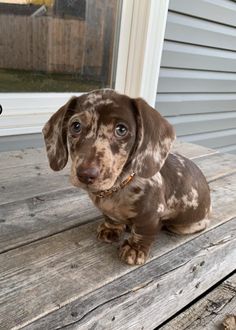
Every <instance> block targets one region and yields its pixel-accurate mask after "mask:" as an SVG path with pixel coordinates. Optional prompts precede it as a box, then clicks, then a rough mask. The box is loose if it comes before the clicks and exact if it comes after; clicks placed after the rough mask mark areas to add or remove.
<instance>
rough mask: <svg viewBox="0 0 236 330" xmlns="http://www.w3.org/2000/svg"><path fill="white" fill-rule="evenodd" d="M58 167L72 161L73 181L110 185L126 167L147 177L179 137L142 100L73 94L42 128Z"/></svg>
mask: <svg viewBox="0 0 236 330" xmlns="http://www.w3.org/2000/svg"><path fill="white" fill-rule="evenodd" d="M43 134H44V139H45V144H46V148H47V155H48V159H49V163H50V166H51V168H52V169H53V170H54V171H59V170H61V169H63V168H64V167H65V165H66V163H67V161H68V149H69V153H70V157H71V159H72V168H71V181H72V183H73V184H74V185H75V186H79V187H81V188H85V189H88V190H91V191H99V190H105V189H110V188H111V187H112V186H113V185H114V184H115V182H116V180H117V178H118V177H119V176H120V175H121V173H122V172H124V171H125V169H129V173H127V174H130V172H131V171H132V172H134V173H136V174H137V175H139V176H141V177H144V178H148V177H151V176H153V175H154V174H155V173H156V172H158V171H159V170H160V168H161V167H162V165H163V164H164V161H165V159H166V157H167V155H168V153H169V150H170V147H171V143H172V141H173V140H174V138H175V134H174V131H173V128H172V126H171V125H170V124H169V123H168V122H167V121H166V120H165V119H164V118H163V117H162V116H161V115H160V114H159V113H158V112H157V111H156V110H154V109H153V108H151V107H150V106H149V105H148V104H147V103H146V102H145V101H144V100H142V99H132V98H130V97H128V96H125V95H121V94H118V93H116V92H115V91H113V90H106V89H105V90H97V91H93V92H90V93H88V94H84V95H82V96H80V97H73V98H72V99H70V100H69V101H68V102H67V103H66V104H65V105H64V106H63V107H61V108H60V109H59V110H58V111H57V112H56V113H55V114H54V115H53V116H52V117H51V118H50V119H49V121H48V122H47V123H46V124H45V126H44V128H43Z"/></svg>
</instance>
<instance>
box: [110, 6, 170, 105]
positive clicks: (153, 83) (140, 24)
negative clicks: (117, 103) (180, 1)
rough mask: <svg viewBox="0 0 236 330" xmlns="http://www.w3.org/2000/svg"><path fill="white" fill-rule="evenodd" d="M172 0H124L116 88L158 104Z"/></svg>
mask: <svg viewBox="0 0 236 330" xmlns="http://www.w3.org/2000/svg"><path fill="white" fill-rule="evenodd" d="M168 6H169V0H123V13H122V20H121V31H120V42H119V53H118V63H117V73H116V84H115V89H116V90H118V91H120V92H122V93H125V94H127V95H130V96H131V97H143V98H144V99H145V100H146V101H147V102H148V103H149V104H150V105H152V106H154V104H155V99H156V92H157V84H158V77H159V70H160V63H161V54H162V49H163V42H164V34H165V27H166V20H167V13H168Z"/></svg>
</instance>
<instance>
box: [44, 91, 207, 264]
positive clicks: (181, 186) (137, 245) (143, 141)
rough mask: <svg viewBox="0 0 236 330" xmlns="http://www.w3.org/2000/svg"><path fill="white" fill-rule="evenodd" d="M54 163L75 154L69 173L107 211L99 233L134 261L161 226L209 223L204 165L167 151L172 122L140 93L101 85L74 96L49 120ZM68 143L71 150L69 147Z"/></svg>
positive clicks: (188, 228) (184, 228)
mask: <svg viewBox="0 0 236 330" xmlns="http://www.w3.org/2000/svg"><path fill="white" fill-rule="evenodd" d="M43 135H44V139H45V145H46V150H47V156H48V160H49V164H50V167H51V168H52V169H53V170H54V171H59V170H61V169H63V168H64V167H65V165H66V164H67V161H68V155H70V158H71V160H72V165H71V175H70V179H71V182H72V184H73V185H74V186H76V187H80V188H82V189H85V190H86V191H87V192H88V195H89V197H90V198H91V200H92V201H93V203H94V204H95V206H96V207H97V208H98V209H100V210H101V212H102V213H103V214H104V220H105V221H104V222H103V223H102V224H100V225H99V227H98V233H97V237H98V239H99V240H100V241H104V242H108V243H111V242H114V241H118V240H119V239H120V238H121V236H122V234H123V232H124V231H125V230H126V227H129V228H130V231H131V233H130V236H129V238H128V239H127V240H125V241H124V242H123V244H122V245H121V247H120V250H119V256H120V258H121V260H122V261H124V262H126V263H127V264H129V265H141V264H144V263H145V262H146V260H147V258H148V256H149V252H150V248H151V245H152V243H153V242H154V240H155V238H156V236H157V234H158V232H159V230H160V228H161V227H162V226H163V225H164V226H165V227H166V228H167V229H168V230H170V231H172V232H174V233H177V234H192V233H195V232H198V231H201V230H204V229H205V228H206V227H207V225H208V222H209V219H208V215H209V212H210V205H211V199H210V190H209V186H208V184H207V181H206V179H205V177H204V175H203V174H202V172H201V170H200V169H199V168H198V167H197V166H196V165H195V164H194V163H193V162H192V161H191V160H189V159H187V158H185V157H183V156H181V155H180V154H174V153H171V152H170V149H171V146H172V143H173V141H174V140H175V132H174V129H173V127H172V126H171V124H170V123H169V122H168V121H167V120H166V119H165V118H163V117H162V116H161V115H160V114H159V113H158V112H157V111H156V110H155V109H153V108H152V107H151V106H149V105H148V104H147V103H146V102H145V101H144V100H143V99H141V98H130V97H128V96H126V95H122V94H119V93H117V92H115V91H114V90H110V89H102V90H96V91H92V92H89V93H87V94H83V95H82V96H79V97H72V98H71V99H70V100H69V101H68V102H67V103H66V104H65V105H64V106H62V107H61V108H60V109H59V110H58V111H57V112H56V113H55V114H54V115H53V116H52V117H51V118H50V119H49V121H48V122H47V123H46V124H45V126H44V128H43ZM68 149H69V151H68Z"/></svg>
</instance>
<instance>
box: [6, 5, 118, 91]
mask: <svg viewBox="0 0 236 330" xmlns="http://www.w3.org/2000/svg"><path fill="white" fill-rule="evenodd" d="M119 4H120V1H119V0H67V1H64V0H31V1H28V0H9V1H0V92H75V91H76V92H83V91H87V90H91V89H95V88H102V87H110V86H111V81H112V79H113V78H114V77H112V71H113V67H114V64H115V63H114V60H113V59H114V58H115V57H116V54H115V52H114V51H113V49H117V47H114V44H115V36H116V33H117V29H116V26H117V22H118V16H119V14H120V13H119V12H120V10H119V8H120V6H119Z"/></svg>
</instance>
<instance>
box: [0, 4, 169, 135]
mask: <svg viewBox="0 0 236 330" xmlns="http://www.w3.org/2000/svg"><path fill="white" fill-rule="evenodd" d="M168 5H169V0H123V5H122V18H121V27H120V38H119V49H118V61H117V69H116V81H115V89H116V90H118V91H119V92H121V93H125V94H127V95H130V96H131V97H143V98H144V99H145V100H146V101H147V102H148V103H149V104H151V105H152V106H154V104H155V99H156V92H157V83H158V76H159V69H160V61H161V54H162V49H163V41H164V32H165V25H166V19H167V12H168ZM81 94H82V93H0V104H1V105H2V108H3V113H2V114H1V115H0V136H9V135H18V134H31V133H39V132H41V129H42V126H43V124H44V123H45V122H46V120H47V119H48V118H49V117H50V116H51V114H52V113H53V112H55V111H56V110H57V109H58V108H59V107H60V106H61V105H62V104H64V103H65V102H66V101H67V100H68V98H69V97H71V96H72V95H81Z"/></svg>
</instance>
